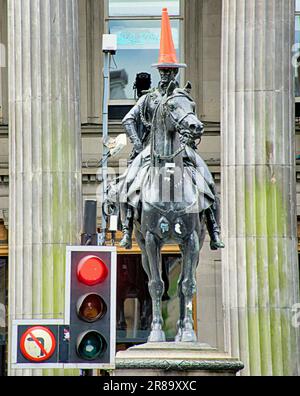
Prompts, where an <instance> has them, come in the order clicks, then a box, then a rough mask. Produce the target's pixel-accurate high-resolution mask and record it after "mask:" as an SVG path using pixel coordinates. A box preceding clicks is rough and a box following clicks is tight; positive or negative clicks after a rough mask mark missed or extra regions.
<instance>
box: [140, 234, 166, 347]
mask: <svg viewBox="0 0 300 396" xmlns="http://www.w3.org/2000/svg"><path fill="white" fill-rule="evenodd" d="M145 242H146V244H145V245H146V252H147V256H148V263H149V268H150V273H151V277H150V279H149V292H150V295H151V299H152V324H151V333H150V335H149V338H148V342H164V341H166V337H165V333H164V332H163V330H162V326H163V318H162V314H161V299H162V296H163V293H164V283H163V280H162V277H161V256H160V249H161V244H160V241H159V239H158V238H156V237H155V235H153V234H152V233H150V232H149V231H148V232H147V235H146V240H145Z"/></svg>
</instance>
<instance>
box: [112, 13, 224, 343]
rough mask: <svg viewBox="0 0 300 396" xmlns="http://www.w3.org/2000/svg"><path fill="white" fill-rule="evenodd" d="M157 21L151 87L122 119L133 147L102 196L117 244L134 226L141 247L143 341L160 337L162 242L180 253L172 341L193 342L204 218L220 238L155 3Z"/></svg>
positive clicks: (191, 114) (211, 189)
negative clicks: (147, 322) (114, 222)
mask: <svg viewBox="0 0 300 396" xmlns="http://www.w3.org/2000/svg"><path fill="white" fill-rule="evenodd" d="M162 27H163V28H162V39H161V54H160V61H159V63H158V64H156V65H154V66H155V67H157V68H158V70H159V73H160V76H161V81H160V83H159V85H158V87H157V88H156V89H153V90H150V91H149V92H147V93H145V95H144V96H142V97H141V98H140V99H139V101H138V103H137V104H136V106H134V107H133V109H132V110H131V111H130V112H129V113H128V114H127V115H126V117H125V118H124V120H123V126H124V128H125V130H126V133H127V135H128V136H129V138H130V140H131V142H132V143H133V152H132V154H131V157H130V161H129V164H130V165H129V167H128V169H127V171H126V173H125V174H124V175H122V176H121V177H120V178H119V179H118V180H117V183H116V184H115V185H111V187H110V191H109V196H110V197H112V196H114V195H116V196H117V203H115V207H117V208H118V212H119V215H120V221H121V224H122V231H123V238H122V240H121V243H120V244H121V246H123V247H125V248H127V249H130V248H131V246H132V232H133V227H134V225H135V235H136V239H137V241H138V244H139V246H140V248H141V251H142V263H143V268H144V270H145V272H146V274H147V276H148V279H149V283H148V286H149V292H150V295H151V299H152V313H153V320H152V325H151V333H150V336H149V339H148V341H150V342H161V341H164V340H165V336H164V332H163V329H162V325H163V320H162V315H161V299H162V295H163V292H164V284H163V281H162V277H161V269H160V267H161V264H160V262H161V256H160V250H161V248H162V246H163V245H164V244H169V243H176V244H178V245H179V247H180V250H181V252H182V271H181V275H180V278H179V281H178V295H179V298H180V318H179V320H178V324H177V336H176V341H181V342H195V341H197V338H196V335H195V332H194V329H193V318H192V308H191V307H192V297H193V294H194V293H195V291H196V268H197V265H198V261H199V253H200V249H201V248H202V245H203V241H204V237H205V223H206V226H207V229H208V232H209V235H210V238H211V249H213V250H216V249H218V248H223V247H224V244H223V243H222V241H221V240H220V229H219V225H218V214H217V212H218V199H217V197H216V192H215V185H214V180H213V178H212V175H211V174H210V172H209V170H208V168H207V166H206V164H205V163H204V161H203V160H202V158H201V157H200V156H199V154H198V153H197V152H196V148H197V146H196V142H197V141H201V136H202V134H203V124H202V123H201V121H200V120H199V119H198V118H197V116H196V113H195V107H196V105H195V103H194V101H193V99H192V98H191V96H190V91H191V84H190V83H188V84H187V85H186V86H185V88H184V89H180V88H179V86H178V83H177V81H176V76H177V74H178V70H179V68H180V67H186V65H184V64H179V63H178V61H177V59H176V52H175V48H174V45H173V42H172V34H171V28H170V21H169V17H168V14H167V10H166V9H164V10H163V20H162ZM165 35H167V36H168V37H167V39H166V37H164V36H165ZM165 43H167V44H168V48H166V46H165ZM170 43H171V45H170ZM112 200H115V197H114V199H112Z"/></svg>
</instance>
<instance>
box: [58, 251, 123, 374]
mask: <svg viewBox="0 0 300 396" xmlns="http://www.w3.org/2000/svg"><path fill="white" fill-rule="evenodd" d="M66 262H67V279H69V288H68V287H67V288H66V312H67V313H68V315H69V317H68V318H67V319H68V322H69V326H70V346H69V363H71V364H76V365H77V367H78V368H87V369H89V368H99V369H100V368H102V369H112V368H114V361H115V343H116V248H114V247H103V246H73V247H68V248H67V260H66Z"/></svg>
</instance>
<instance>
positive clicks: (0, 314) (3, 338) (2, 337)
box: [0, 257, 7, 376]
mask: <svg viewBox="0 0 300 396" xmlns="http://www.w3.org/2000/svg"><path fill="white" fill-rule="evenodd" d="M6 345H7V258H6V257H0V376H4V375H6Z"/></svg>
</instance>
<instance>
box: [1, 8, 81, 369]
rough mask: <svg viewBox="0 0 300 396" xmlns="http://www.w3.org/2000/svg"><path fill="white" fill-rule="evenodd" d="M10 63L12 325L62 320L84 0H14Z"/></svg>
mask: <svg viewBox="0 0 300 396" xmlns="http://www.w3.org/2000/svg"><path fill="white" fill-rule="evenodd" d="M8 68H9V142H10V153H9V154H10V186H9V190H10V191H9V195H10V202H9V223H10V224H9V318H10V323H11V320H12V319H47V318H63V313H64V289H65V284H64V279H65V246H66V245H67V244H75V243H78V242H79V241H80V239H79V234H80V231H81V227H80V225H81V209H82V204H81V140H80V106H79V87H80V81H79V50H78V4H77V0H8ZM10 347H11V339H10ZM9 370H10V368H9ZM9 373H10V374H11V375H13V374H15V373H16V372H15V371H13V370H10V371H9ZM22 373H25V374H27V375H28V374H32V372H31V371H29V370H25V371H24V372H22ZM17 374H21V372H17ZM33 374H41V372H40V371H34V372H33Z"/></svg>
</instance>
